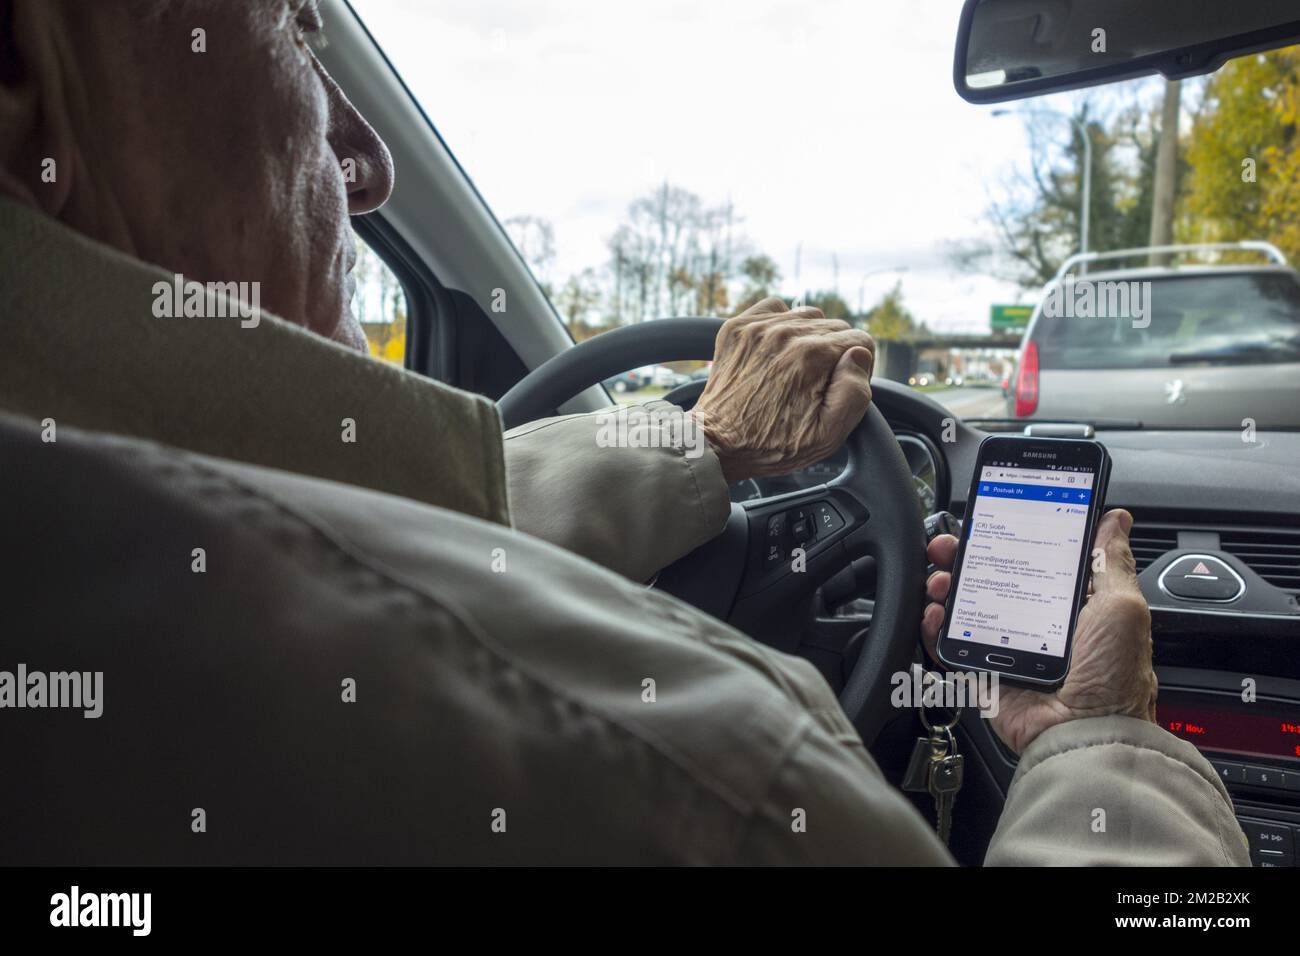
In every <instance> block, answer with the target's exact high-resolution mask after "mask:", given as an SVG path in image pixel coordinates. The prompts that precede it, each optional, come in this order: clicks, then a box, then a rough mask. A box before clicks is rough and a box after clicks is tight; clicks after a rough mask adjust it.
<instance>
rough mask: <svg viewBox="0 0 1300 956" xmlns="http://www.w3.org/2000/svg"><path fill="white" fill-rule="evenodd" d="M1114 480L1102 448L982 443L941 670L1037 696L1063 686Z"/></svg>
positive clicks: (1007, 440)
mask: <svg viewBox="0 0 1300 956" xmlns="http://www.w3.org/2000/svg"><path fill="white" fill-rule="evenodd" d="M1109 481H1110V455H1109V454H1107V452H1106V449H1105V447H1104V446H1103V445H1102V444H1101V443H1100V442H1098V441H1092V440H1085V439H1068V438H1029V437H1025V436H1021V435H1015V436H1002V435H991V436H989V437H988V438H986V439H984V441H983V442H982V443H981V444H980V447H979V453H978V456H977V458H976V462H975V475H974V478H973V479H972V481H971V487H970V492H969V493H968V494H967V496H966V519H965V521H963V522H962V530H961V537H960V538H959V539H958V540H959V542H960V544H959V546H958V549H957V561H956V563H955V564H954V565H953V570H952V586H951V588H950V589H949V591H948V603H947V607H946V610H945V613H944V625H943V629H942V631H940V633H939V647H938V653H939V659H940V660H941V661H943V663H945V664H947V665H948V666H949V667H951V668H952V669H954V670H976V671H989V672H993V673H997V674H1000V675H1001V676H1002V678H1003V679H1005V680H1009V681H1011V682H1012V683H1015V684H1021V685H1024V686H1029V687H1034V688H1036V689H1038V690H1051V689H1053V688H1056V687H1059V686H1060V685H1061V684H1062V683H1063V682H1064V681H1065V675H1066V673H1067V672H1068V671H1069V670H1070V651H1071V643H1072V641H1073V638H1074V625H1075V621H1076V620H1078V617H1079V610H1080V608H1081V607H1082V606H1083V601H1084V598H1085V597H1086V596H1087V593H1088V577H1089V574H1090V573H1091V569H1092V549H1093V541H1094V539H1095V538H1096V534H1097V523H1098V521H1099V520H1100V518H1101V513H1102V509H1103V508H1104V506H1105V501H1106V486H1107V484H1108V483H1109Z"/></svg>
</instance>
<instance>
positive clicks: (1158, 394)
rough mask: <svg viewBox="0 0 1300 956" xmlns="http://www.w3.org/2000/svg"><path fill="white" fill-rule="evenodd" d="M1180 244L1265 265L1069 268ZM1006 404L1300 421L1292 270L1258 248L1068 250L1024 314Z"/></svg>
mask: <svg viewBox="0 0 1300 956" xmlns="http://www.w3.org/2000/svg"><path fill="white" fill-rule="evenodd" d="M1187 248H1197V249H1205V248H1213V249H1216V250H1221V249H1224V248H1232V249H1252V250H1254V251H1260V252H1264V253H1265V254H1266V255H1267V256H1268V257H1269V259H1270V260H1272V262H1271V264H1269V265H1261V266H1252V265H1216V266H1200V267H1192V268H1174V267H1162V268H1145V269H1124V270H1112V271H1106V272H1096V271H1091V272H1089V273H1088V274H1087V275H1086V276H1075V275H1073V272H1072V270H1073V268H1074V267H1077V266H1078V265H1079V264H1080V263H1081V262H1084V261H1095V260H1096V259H1101V258H1111V257H1118V256H1122V255H1130V256H1132V255H1135V254H1142V255H1149V254H1152V253H1171V254H1172V253H1173V252H1174V250H1177V251H1179V252H1181V251H1184V250H1185V249H1187ZM1007 404H1008V409H1007V411H1008V414H1009V415H1014V416H1016V417H1018V418H1031V419H1040V420H1041V419H1047V420H1055V419H1064V420H1069V421H1077V420H1084V421H1100V420H1103V419H1106V420H1126V421H1131V420H1136V421H1138V422H1141V423H1142V425H1144V426H1146V427H1149V428H1150V427H1155V428H1162V427H1180V426H1183V427H1197V428H1236V429H1240V428H1243V427H1249V426H1251V425H1253V426H1254V427H1257V428H1278V427H1292V428H1294V427H1297V426H1300V274H1297V273H1296V271H1295V270H1294V269H1291V268H1289V267H1288V266H1287V265H1286V260H1285V258H1284V257H1283V256H1282V254H1281V253H1280V252H1278V251H1277V250H1276V249H1274V248H1273V247H1272V246H1269V245H1267V244H1266V243H1236V244H1232V245H1231V246H1213V247H1164V248H1162V249H1159V250H1141V251H1138V250H1126V251H1125V252H1124V253H1103V254H1100V255H1099V254H1092V255H1089V256H1086V257H1080V256H1076V257H1073V258H1072V259H1070V260H1068V261H1067V263H1066V265H1065V266H1063V267H1062V269H1061V272H1060V273H1059V274H1058V276H1057V278H1055V279H1053V281H1052V282H1050V283H1048V285H1047V287H1046V288H1045V289H1044V294H1043V299H1042V301H1041V302H1040V303H1039V304H1038V306H1037V307H1036V308H1035V310H1034V314H1033V316H1032V317H1031V318H1030V321H1029V326H1028V328H1027V329H1026V331H1025V337H1024V340H1023V342H1022V344H1021V349H1020V354H1019V356H1018V358H1017V364H1016V370H1015V372H1014V374H1013V375H1012V377H1011V387H1010V388H1009V389H1008V395H1007Z"/></svg>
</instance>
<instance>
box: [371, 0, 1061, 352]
mask: <svg viewBox="0 0 1300 956" xmlns="http://www.w3.org/2000/svg"><path fill="white" fill-rule="evenodd" d="M352 3H353V6H354V8H355V9H356V10H357V12H358V13H359V14H360V15H361V17H362V19H363V20H365V22H366V24H367V26H368V27H369V28H370V30H371V32H372V33H373V34H374V35H375V37H376V39H377V40H378V41H379V43H380V44H381V45H382V46H383V47H384V49H385V50H386V52H387V53H388V55H389V58H390V59H391V60H392V61H393V63H394V65H395V66H396V67H397V69H398V71H399V72H400V73H401V74H402V76H403V78H404V79H405V80H406V83H407V85H408V86H409V87H410V88H411V90H412V91H413V92H414V93H415V95H416V97H417V98H419V100H420V101H421V103H422V104H423V106H424V108H425V110H426V112H427V113H428V115H429V117H430V119H431V120H432V121H433V123H434V125H435V126H437V128H438V130H439V132H440V133H441V134H442V136H443V137H444V139H445V140H446V142H447V143H448V145H449V146H450V147H451V149H452V151H453V152H454V153H455V154H456V156H457V158H458V159H459V160H460V162H461V164H462V165H463V166H464V167H465V169H466V170H467V172H468V173H469V175H470V176H471V177H472V178H473V179H474V181H475V183H476V184H477V186H478V188H479V189H480V191H481V192H482V194H483V196H484V197H485V198H486V200H487V202H488V204H489V205H490V206H491V207H492V209H493V211H494V212H495V213H496V214H497V216H498V217H499V218H501V219H506V218H508V217H510V216H515V215H525V214H526V215H535V216H542V217H545V218H546V219H549V220H550V221H551V222H552V223H553V224H554V227H555V232H556V247H557V248H556V252H557V264H556V269H555V275H554V276H553V278H556V279H559V280H562V279H563V278H564V277H566V276H567V275H569V274H571V273H573V272H576V271H578V270H580V269H582V268H584V267H588V266H590V267H594V268H599V267H602V266H603V265H604V264H605V263H606V261H607V259H608V255H607V250H606V245H605V244H606V240H607V239H608V238H609V236H610V235H611V234H612V233H613V231H614V230H615V228H616V227H617V225H618V223H619V222H620V220H621V218H622V216H623V212H624V210H625V209H626V207H627V205H628V203H629V202H630V201H631V200H633V199H635V198H637V197H639V196H641V195H643V194H645V193H646V192H647V191H649V190H650V189H652V188H653V187H654V186H656V185H657V184H659V183H661V182H663V181H664V180H665V179H667V180H668V181H669V182H671V183H673V184H674V185H677V186H682V187H684V188H686V189H689V190H691V191H693V192H695V193H698V194H699V195H700V196H701V197H702V198H703V199H704V200H705V201H706V202H710V203H715V202H720V201H724V200H726V199H728V198H730V199H731V200H732V202H733V203H734V204H735V207H736V210H737V212H738V213H739V215H740V216H741V217H743V220H744V223H743V227H742V229H743V232H744V233H745V234H746V235H747V236H748V237H749V238H750V239H751V240H752V242H753V243H754V245H755V246H756V247H757V248H758V249H760V250H762V251H764V252H766V253H767V254H769V255H770V256H772V258H774V259H775V260H776V261H777V264H778V265H779V267H780V269H781V273H782V276H783V289H782V291H783V292H784V293H785V294H787V295H791V296H792V295H793V294H795V292H796V291H798V286H802V287H803V288H804V289H820V288H830V287H831V286H832V285H833V284H834V271H833V261H832V255H836V254H837V255H838V257H839V282H838V286H839V292H840V294H841V295H843V296H844V298H845V299H847V300H848V301H849V303H850V305H851V306H852V307H854V308H857V305H858V297H859V292H860V290H861V289H862V288H863V280H862V277H863V274H864V273H866V272H871V271H875V270H884V269H890V268H893V267H896V266H904V265H905V266H908V267H909V269H908V271H907V272H906V273H904V274H902V275H901V276H899V277H898V278H901V280H902V283H903V291H904V296H905V299H906V302H907V305H908V306H909V308H911V309H912V311H913V312H914V313H915V314H916V315H917V317H918V318H920V319H922V320H924V321H926V322H928V323H929V324H930V326H931V327H932V328H937V329H951V330H969V331H985V330H987V328H988V311H989V305H990V304H991V303H993V302H1017V301H1025V297H1024V295H1023V294H1022V293H1021V292H1019V290H1018V289H1017V288H1016V287H1015V286H1012V285H1009V284H1006V283H1003V282H999V281H997V280H995V279H991V278H986V277H978V276H972V275H968V274H962V273H958V272H956V271H954V270H953V269H952V267H951V266H950V265H949V264H948V262H947V260H946V257H945V255H944V250H943V246H942V243H943V242H944V241H945V240H950V239H958V238H961V237H969V236H972V235H976V234H979V233H980V232H982V231H983V230H984V229H985V226H984V224H983V214H984V211H985V209H986V207H987V205H988V201H989V198H990V195H996V194H999V190H1000V189H1001V186H1002V183H1004V182H1005V181H1006V180H1007V178H1008V177H1009V175H1010V172H1011V170H1012V168H1013V167H1014V165H1015V164H1017V163H1022V164H1023V163H1024V161H1025V156H1026V149H1027V146H1026V140H1025V137H1024V135H1023V132H1022V129H1021V122H1020V120H1019V119H1018V118H1015V117H1006V118H1000V119H999V118H994V117H993V116H992V115H991V113H992V110H991V108H988V107H976V106H972V105H970V104H968V103H966V102H965V101H963V100H961V99H960V98H959V97H958V96H957V94H956V93H955V92H954V90H953V85H952V52H953V50H952V47H953V41H954V39H955V36H956V27H957V16H958V12H959V11H960V8H961V2H960V0H804V2H796V0H437V2H430V0H352ZM1072 95H1074V96H1077V94H1072ZM1072 95H1065V96H1058V97H1050V98H1044V99H1040V100H1035V101H1031V102H1032V105H1033V106H1034V107H1035V108H1044V107H1046V108H1057V109H1065V110H1068V109H1070V107H1071V105H1072V100H1071V96H1072ZM1012 105H1013V106H1014V104H1012ZM1069 136H1070V132H1069V127H1068V125H1066V124H1064V123H1062V124H1061V140H1062V142H1068V139H1069ZM398 175H399V176H400V175H401V170H400V169H399V170H398ZM800 249H801V252H800ZM796 259H797V260H798V263H799V273H800V276H799V277H800V281H799V283H798V285H796V282H795V273H796ZM893 281H894V277H891V276H888V275H875V276H873V277H871V278H869V279H867V280H866V285H865V292H866V301H867V304H868V305H870V304H871V303H872V302H873V301H875V300H876V299H878V298H879V297H880V296H881V295H882V294H883V293H884V292H885V291H887V289H888V288H889V286H890V285H891V284H892V283H893Z"/></svg>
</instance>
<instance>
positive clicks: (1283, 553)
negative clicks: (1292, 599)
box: [1219, 528, 1300, 591]
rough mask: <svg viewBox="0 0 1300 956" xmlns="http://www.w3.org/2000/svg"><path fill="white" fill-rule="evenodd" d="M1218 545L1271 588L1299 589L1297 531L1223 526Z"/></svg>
mask: <svg viewBox="0 0 1300 956" xmlns="http://www.w3.org/2000/svg"><path fill="white" fill-rule="evenodd" d="M1219 547H1220V548H1222V549H1223V550H1224V551H1227V552H1228V553H1229V554H1230V555H1232V556H1233V557H1234V558H1236V559H1238V560H1239V561H1240V562H1241V563H1242V564H1244V565H1246V566H1247V567H1248V568H1250V569H1251V570H1252V571H1254V572H1255V573H1256V574H1258V575H1259V576H1260V577H1261V578H1263V579H1264V580H1265V581H1267V582H1268V583H1269V584H1272V585H1273V586H1274V587H1279V588H1282V589H1283V590H1284V591H1300V531H1292V530H1282V531H1271V530H1270V531H1265V530H1259V529H1237V528H1223V529H1220V539H1219Z"/></svg>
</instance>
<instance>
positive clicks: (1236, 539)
mask: <svg viewBox="0 0 1300 956" xmlns="http://www.w3.org/2000/svg"><path fill="white" fill-rule="evenodd" d="M1180 531H1184V532H1187V531H1191V532H1197V531H1199V532H1211V533H1214V534H1217V535H1219V548H1220V550H1222V551H1226V552H1227V553H1228V554H1231V555H1232V556H1233V557H1235V558H1236V559H1237V560H1239V561H1240V562H1241V563H1242V564H1244V565H1246V566H1247V567H1248V568H1250V569H1251V570H1252V571H1254V572H1255V573H1256V574H1258V575H1259V576H1260V577H1261V578H1263V579H1264V580H1265V581H1267V582H1269V583H1270V584H1272V585H1273V586H1274V587H1279V588H1282V589H1283V590H1284V591H1294V592H1297V593H1300V530H1297V529H1291V528H1286V529H1271V528H1241V527H1233V526H1232V525H1209V524H1206V525H1195V524H1153V523H1148V522H1138V523H1136V524H1135V525H1134V526H1133V532H1132V534H1131V535H1130V538H1129V540H1130V541H1131V542H1132V544H1133V558H1134V559H1135V560H1136V561H1137V569H1138V573H1139V574H1140V573H1141V572H1143V571H1145V570H1146V569H1147V568H1149V567H1150V566H1151V563H1152V562H1153V561H1155V560H1156V559H1157V558H1159V557H1160V556H1161V555H1162V554H1164V553H1166V552H1168V551H1173V550H1175V549H1176V548H1177V547H1178V533H1179V532H1180Z"/></svg>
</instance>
